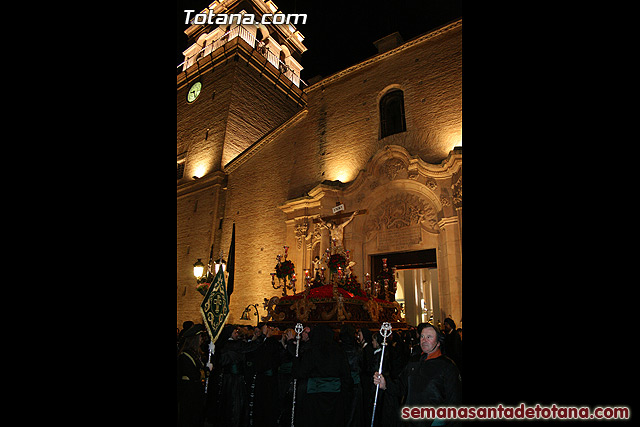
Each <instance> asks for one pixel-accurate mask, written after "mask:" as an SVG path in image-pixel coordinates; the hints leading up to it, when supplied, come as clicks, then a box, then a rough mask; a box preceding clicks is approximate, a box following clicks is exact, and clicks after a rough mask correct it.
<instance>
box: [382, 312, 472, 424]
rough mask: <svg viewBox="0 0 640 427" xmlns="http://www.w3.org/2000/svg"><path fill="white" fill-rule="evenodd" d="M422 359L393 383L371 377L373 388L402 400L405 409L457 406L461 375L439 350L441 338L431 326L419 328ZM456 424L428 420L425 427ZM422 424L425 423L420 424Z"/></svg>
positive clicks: (412, 363)
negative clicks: (376, 386) (427, 426)
mask: <svg viewBox="0 0 640 427" xmlns="http://www.w3.org/2000/svg"><path fill="white" fill-rule="evenodd" d="M417 329H418V334H419V337H420V348H421V349H422V355H421V356H420V360H419V361H418V362H409V363H408V364H407V366H406V367H405V368H404V370H403V371H402V372H401V373H400V376H399V377H398V379H397V380H395V381H391V380H390V381H388V382H387V381H386V380H385V378H384V376H383V375H381V374H380V373H379V372H376V373H375V374H374V375H373V382H374V384H380V388H381V389H382V390H385V389H386V390H387V391H388V393H389V394H392V395H396V396H399V397H400V398H404V402H403V405H404V406H407V407H412V406H419V407H432V408H437V407H440V406H457V405H459V404H460V399H461V393H462V391H461V389H462V386H461V379H460V372H459V371H458V368H457V367H456V365H455V363H453V362H452V361H451V359H449V358H448V357H447V356H444V355H443V354H442V352H441V350H440V347H441V345H442V342H443V341H444V336H443V335H442V333H441V332H440V331H438V330H437V329H436V328H435V327H434V326H433V325H431V324H430V323H421V324H419V325H418V328H417ZM451 421H455V420H440V419H437V418H436V419H435V420H432V421H431V420H427V425H432V426H441V425H450V424H451V423H450V422H451ZM421 423H424V421H421Z"/></svg>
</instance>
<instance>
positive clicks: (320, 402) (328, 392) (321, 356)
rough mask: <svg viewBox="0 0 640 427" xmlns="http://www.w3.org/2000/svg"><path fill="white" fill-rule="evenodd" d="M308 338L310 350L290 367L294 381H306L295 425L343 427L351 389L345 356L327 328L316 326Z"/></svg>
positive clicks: (351, 382)
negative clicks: (302, 403)
mask: <svg viewBox="0 0 640 427" xmlns="http://www.w3.org/2000/svg"><path fill="white" fill-rule="evenodd" d="M309 335H310V337H309V341H310V348H309V350H308V351H306V352H304V353H303V354H302V355H301V356H300V357H299V359H294V363H293V375H294V378H298V379H306V381H307V384H306V393H305V397H304V401H305V402H304V411H303V412H304V413H303V414H300V415H302V417H301V420H302V422H301V423H300V424H298V423H297V422H296V425H304V426H306V427H315V426H318V427H319V426H331V427H343V426H344V425H345V423H346V418H347V417H346V405H345V402H346V399H347V396H348V395H349V394H350V393H351V392H352V389H353V379H352V377H351V371H350V368H349V362H348V360H347V355H346V354H345V353H344V351H343V350H342V349H341V348H340V346H339V345H338V343H336V342H335V341H334V339H333V331H332V330H331V329H329V327H328V326H326V325H319V326H316V327H315V328H313V330H312V331H311V333H310V334H309ZM297 415H298V408H296V419H297V418H298V417H297Z"/></svg>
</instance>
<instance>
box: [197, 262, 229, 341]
mask: <svg viewBox="0 0 640 427" xmlns="http://www.w3.org/2000/svg"><path fill="white" fill-rule="evenodd" d="M223 270H224V269H223V268H220V269H219V270H218V274H216V277H215V278H214V279H213V282H211V286H209V289H208V290H207V293H206V294H205V295H204V300H202V304H200V314H202V318H203V319H204V325H205V326H206V328H207V332H209V336H210V337H211V342H213V343H215V342H216V340H217V339H218V336H219V335H220V332H222V327H223V326H224V324H225V323H226V321H227V318H228V317H229V296H228V295H227V287H226V285H225V282H224V271H223Z"/></svg>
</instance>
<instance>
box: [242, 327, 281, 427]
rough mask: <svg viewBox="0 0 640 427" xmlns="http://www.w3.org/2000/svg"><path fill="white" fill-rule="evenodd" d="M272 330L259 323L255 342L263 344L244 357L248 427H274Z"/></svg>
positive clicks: (275, 397)
mask: <svg viewBox="0 0 640 427" xmlns="http://www.w3.org/2000/svg"><path fill="white" fill-rule="evenodd" d="M272 333H273V330H272V329H271V328H270V327H269V326H267V324H266V323H264V322H262V323H261V324H259V325H258V328H256V335H255V337H254V340H255V341H256V342H260V343H262V345H260V346H259V347H258V348H256V349H255V350H253V351H251V352H248V353H246V354H245V358H246V368H245V380H246V383H247V387H248V393H249V424H250V425H252V426H254V427H262V426H264V427H275V425H276V421H277V417H278V376H277V374H278V366H279V354H278V346H279V345H280V344H278V341H277V339H276V338H275V337H273V336H272Z"/></svg>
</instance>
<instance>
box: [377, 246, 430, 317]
mask: <svg viewBox="0 0 640 427" xmlns="http://www.w3.org/2000/svg"><path fill="white" fill-rule="evenodd" d="M371 258H372V259H371V261H372V269H373V275H372V276H373V277H377V276H378V274H379V273H380V272H381V271H382V259H383V258H386V259H387V266H388V268H389V269H392V268H393V267H396V281H397V282H398V284H397V288H396V295H395V297H396V301H397V302H398V303H399V304H400V305H401V307H402V308H403V310H402V317H404V319H405V321H406V322H407V324H409V325H413V326H417V325H418V324H419V323H422V322H432V323H433V324H438V322H441V321H442V319H440V316H441V315H440V303H439V301H440V299H439V288H438V269H437V264H436V250H435V249H425V250H421V251H412V252H396V253H389V254H379V255H373V256H372V257H371Z"/></svg>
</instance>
